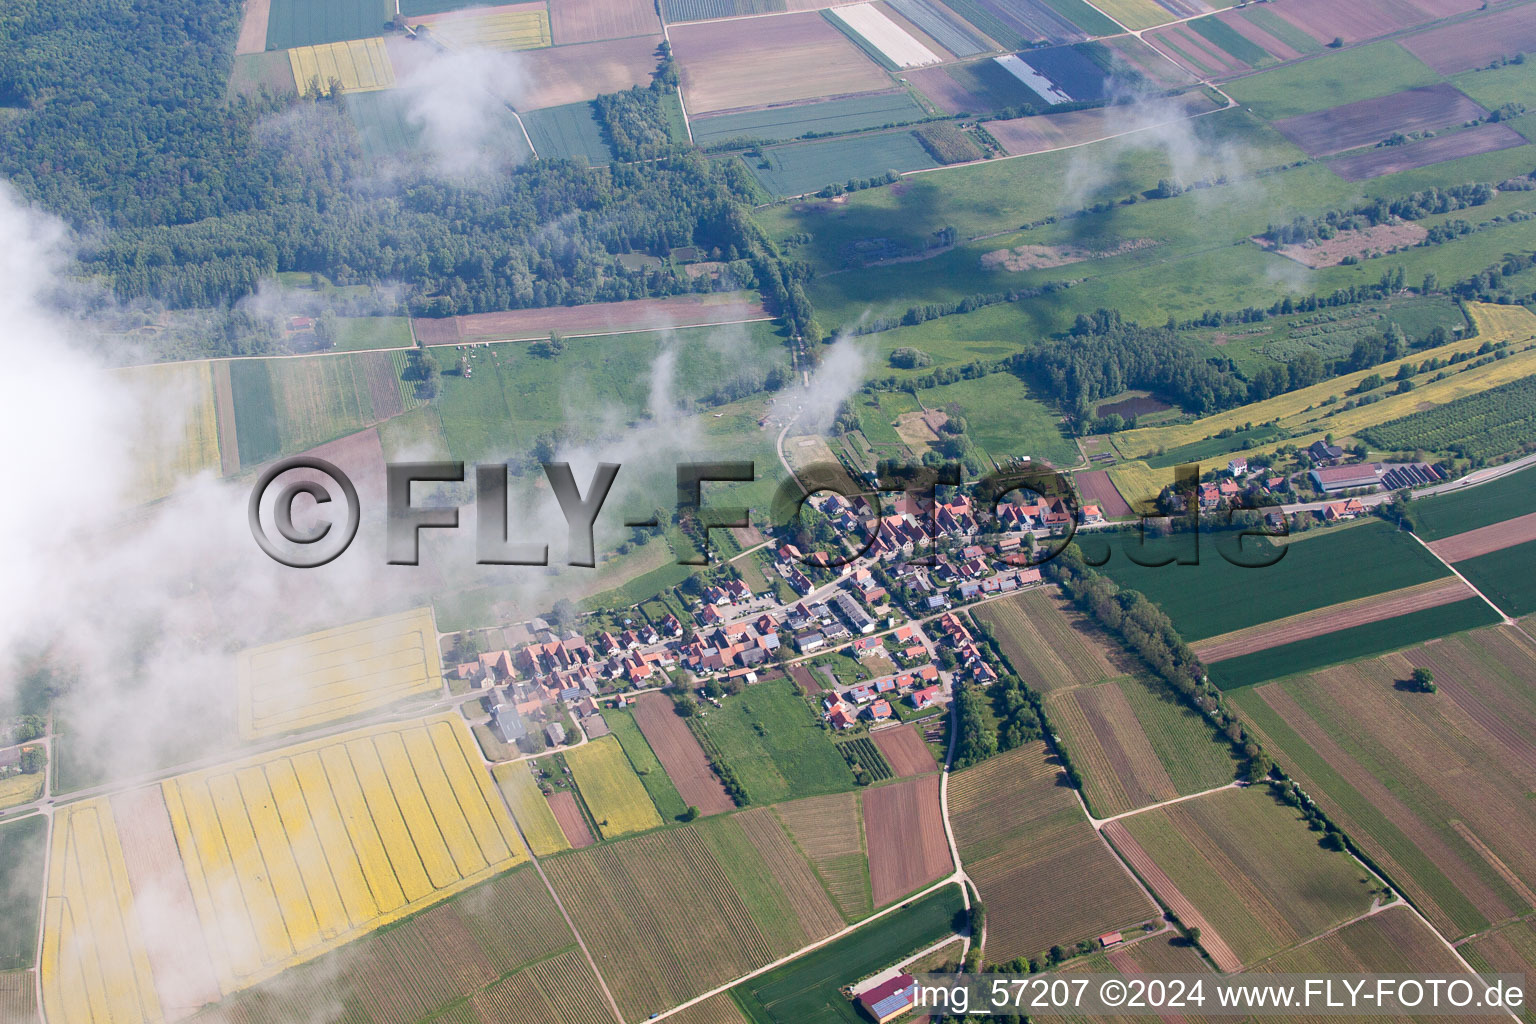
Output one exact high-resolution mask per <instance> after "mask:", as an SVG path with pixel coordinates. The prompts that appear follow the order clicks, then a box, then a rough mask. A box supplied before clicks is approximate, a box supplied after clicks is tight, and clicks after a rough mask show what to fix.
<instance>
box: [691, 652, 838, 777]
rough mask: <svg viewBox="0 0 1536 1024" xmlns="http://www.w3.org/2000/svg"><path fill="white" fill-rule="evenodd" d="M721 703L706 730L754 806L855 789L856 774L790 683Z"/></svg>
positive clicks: (706, 720) (766, 685) (762, 686)
mask: <svg viewBox="0 0 1536 1024" xmlns="http://www.w3.org/2000/svg"><path fill="white" fill-rule="evenodd" d="M723 703H724V706H723V707H720V708H715V709H712V710H709V711H706V712H705V713H704V714H703V716H702V729H703V732H704V734H705V735H706V736H707V737H708V739H709V744H710V745H712V746H713V747H715V748H716V749H717V750H718V751H719V754H720V757H721V758H722V759H724V761H725V763H726V764H728V765H729V766H730V768H731V771H732V772H734V773H735V775H736V778H737V779H738V780H740V782H741V785H742V787H743V788H744V789H745V790H746V793H747V799H748V800H749V801H751V802H752V803H754V804H776V803H778V802H780V801H781V800H787V799H789V798H790V797H800V796H817V795H820V794H824V793H835V792H838V791H839V790H844V789H850V788H852V786H853V773H852V772H851V771H850V770H849V768H848V765H847V763H846V762H845V761H844V760H843V758H842V756H841V755H840V754H838V752H837V749H836V748H835V747H834V746H833V744H832V741H831V739H830V738H828V736H827V733H826V731H825V730H824V729H823V728H822V726H821V723H820V722H819V721H818V720H817V718H816V716H815V714H814V712H813V711H812V710H811V707H810V706H809V705H808V704H807V703H806V702H805V699H804V698H802V697H801V696H800V695H799V693H798V692H797V691H796V689H795V687H794V685H793V684H792V683H790V682H789V681H788V680H785V679H775V680H769V681H766V682H761V683H758V684H757V685H756V686H752V687H750V688H749V689H747V690H746V691H745V692H743V693H741V694H738V695H736V696H733V697H727V698H726V699H725V700H724V702H723Z"/></svg>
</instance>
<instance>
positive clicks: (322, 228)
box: [0, 0, 809, 320]
mask: <svg viewBox="0 0 1536 1024" xmlns="http://www.w3.org/2000/svg"><path fill="white" fill-rule="evenodd" d="M239 21H240V4H239V2H238V0H79V2H74V3H65V2H63V0H11V2H8V3H6V4H5V5H3V7H0V105H4V106H5V107H9V108H14V110H13V111H12V112H10V114H9V116H5V117H0V174H3V175H5V176H6V177H7V178H8V179H10V180H11V182H12V183H13V184H14V186H15V187H16V188H17V189H18V190H19V191H20V192H21V194H22V195H23V197H24V198H26V199H27V200H29V201H32V202H34V203H36V204H37V205H39V206H41V207H42V208H43V209H46V210H48V211H50V212H52V213H54V214H56V215H58V216H60V217H62V218H63V219H64V220H65V221H66V222H67V223H68V224H69V225H70V226H71V227H72V228H73V229H74V230H75V232H76V235H77V238H78V239H79V240H80V244H81V246H82V249H81V261H82V270H83V272H84V273H85V274H87V275H90V276H93V277H96V278H97V279H99V280H101V281H102V282H103V283H104V284H105V285H106V286H107V287H109V288H110V290H111V292H112V293H114V294H115V295H116V297H117V298H118V299H119V300H136V299H152V300H156V301H158V302H161V303H163V304H165V305H167V306H170V307H183V308H185V307H195V306H219V305H227V304H229V303H231V302H232V301H234V300H237V299H239V298H241V297H243V296H245V295H248V294H250V293H251V292H253V291H254V289H255V288H256V285H257V282H259V281H261V280H262V279H264V278H268V277H270V276H271V275H272V274H273V273H275V272H277V271H306V272H315V273H320V274H324V275H326V276H327V277H329V278H330V279H331V280H332V281H333V282H335V283H336V284H339V285H347V284H373V283H379V282H390V283H398V284H403V285H404V286H405V296H406V301H407V302H408V303H409V305H410V309H411V312H412V313H414V314H416V315H426V316H442V315H452V314H459V313H472V312H481V311H486V310H496V309H509V308H522V307H530V306H550V305H561V304H574V303H586V302H596V301H612V300H619V299H629V298H639V297H646V296H652V295H665V294H672V293H677V292H682V291H689V290H693V289H695V288H697V287H701V285H698V284H696V283H695V282H693V281H692V280H690V279H689V278H687V276H686V275H684V274H683V273H681V271H675V270H673V269H672V268H671V267H670V266H664V267H662V268H660V269H651V270H641V271H634V272H630V271H626V270H624V269H623V268H621V267H620V266H619V265H618V264H617V262H616V261H615V259H614V256H615V255H616V254H618V253H622V252H632V251H635V252H649V253H653V254H656V255H664V254H665V253H666V251H667V250H668V249H670V248H672V247H675V246H684V245H698V246H701V247H703V248H705V249H714V248H716V247H718V248H720V249H722V250H725V249H728V248H730V247H732V246H734V247H736V248H737V249H738V250H740V251H741V252H743V253H748V252H753V251H754V250H755V249H758V248H759V247H760V242H758V239H757V237H755V235H756V233H755V231H754V230H753V227H754V226H753V225H751V223H750V219H749V218H747V217H745V216H743V215H741V213H740V205H739V203H738V198H739V196H738V194H737V193H736V192H735V191H734V189H735V188H737V187H740V185H741V183H740V181H739V180H737V179H734V178H732V177H731V176H729V175H728V174H726V173H725V172H722V171H720V170H717V169H715V168H714V167H712V166H711V164H710V163H709V161H708V160H706V159H705V158H704V157H703V156H702V155H700V154H698V153H696V152H692V151H686V150H679V149H666V148H663V147H654V148H653V147H651V146H649V145H647V143H648V141H649V140H647V139H645V138H634V139H626V140H624V141H626V142H628V143H629V146H628V147H626V148H629V149H631V151H632V152H633V153H634V155H640V154H641V153H642V152H643V153H645V154H647V155H650V154H654V153H659V154H660V155H659V156H655V157H654V158H653V159H652V160H650V161H649V162H647V163H646V164H644V165H630V164H623V163H620V164H615V165H614V166H613V167H612V168H611V169H605V168H589V167H587V166H585V165H584V164H581V163H577V162H568V161H558V160H557V161H534V162H532V163H530V164H526V165H523V166H521V167H518V168H515V169H511V170H510V171H509V172H508V173H505V174H501V175H497V176H495V177H494V178H491V179H488V180H485V181H475V182H469V183H461V182H450V181H444V180H439V179H437V178H435V177H433V176H432V174H431V172H430V171H429V170H427V169H414V170H411V171H410V172H408V176H407V177H406V178H404V179H403V180H401V179H391V180H388V181H380V180H379V176H378V175H376V174H375V173H374V168H372V167H370V166H368V165H367V163H366V162H365V161H364V159H363V157H362V155H361V152H360V149H359V145H358V142H357V135H356V132H355V130H354V129H353V126H352V125H351V124H350V122H349V121H348V120H347V115H346V111H345V108H344V105H343V104H342V103H340V102H338V100H339V97H331V98H323V97H321V98H310V99H302V100H294V99H291V98H275V97H271V96H267V95H260V96H257V97H255V98H241V97H231V96H229V95H228V94H227V82H228V79H229V75H230V71H231V67H232V63H231V62H232V60H233V57H232V54H233V50H234V37H235V34H236V32H237V30H238V26H239ZM661 71H662V73H663V74H665V73H666V71H667V67H666V65H665V64H663V66H662V69H661ZM636 98H638V97H636ZM628 105H629V104H628V103H626V102H625V101H624V100H618V101H615V102H613V103H610V104H609V106H610V108H612V109H614V110H615V111H617V110H618V109H621V108H623V107H625V106H628ZM620 134H622V133H620ZM82 138H89V139H91V140H92V143H93V144H92V145H91V146H81V145H80V144H79V140H80V139H82ZM553 225H558V230H550V227H551V226H553ZM755 262H756V263H757V265H758V266H760V267H762V268H763V269H764V270H773V271H775V273H774V274H773V276H774V277H775V278H777V280H776V281H775V282H773V283H774V284H775V285H776V286H777V287H776V288H775V291H780V290H782V295H783V297H784V298H785V299H786V300H788V301H793V300H794V299H796V298H798V296H795V295H792V294H791V288H790V287H788V285H787V284H786V283H785V282H784V279H783V274H782V272H778V268H777V267H776V266H770V264H773V263H776V262H777V261H776V258H770V259H767V260H759V261H755ZM737 283H738V284H745V285H748V286H750V285H751V284H752V282H737ZM703 286H705V287H707V285H703ZM795 290H797V289H795ZM802 319H804V320H808V319H809V316H808V314H806V315H803V316H802Z"/></svg>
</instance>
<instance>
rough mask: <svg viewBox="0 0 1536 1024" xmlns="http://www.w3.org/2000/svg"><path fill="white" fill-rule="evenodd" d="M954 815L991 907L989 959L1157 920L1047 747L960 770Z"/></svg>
mask: <svg viewBox="0 0 1536 1024" xmlns="http://www.w3.org/2000/svg"><path fill="white" fill-rule="evenodd" d="M949 813H950V824H951V826H952V827H953V829H954V833H955V842H956V844H957V845H958V846H959V848H960V860H961V862H962V864H963V865H964V866H965V871H966V873H967V874H968V875H970V877H971V880H972V882H974V883H975V885H976V888H977V891H978V892H979V893H980V894H981V900H982V903H983V904H984V905H985V906H986V908H987V949H986V958H987V961H988V962H997V963H1002V962H1006V961H1008V960H1012V959H1014V958H1015V957H1019V956H1023V957H1033V956H1037V955H1038V954H1040V953H1041V952H1043V951H1045V950H1047V949H1049V948H1050V947H1051V946H1053V945H1058V944H1059V945H1067V944H1070V943H1074V942H1077V941H1079V940H1081V939H1085V938H1092V937H1095V936H1098V935H1102V934H1103V933H1104V932H1108V931H1115V930H1117V929H1120V928H1122V927H1128V926H1130V925H1133V924H1137V923H1140V922H1143V921H1148V920H1151V919H1152V918H1154V917H1156V916H1157V911H1156V908H1155V907H1154V906H1153V905H1152V903H1151V902H1150V901H1149V900H1148V899H1147V898H1146V896H1144V895H1143V894H1142V892H1141V890H1140V888H1138V887H1137V885H1136V882H1135V880H1134V879H1133V878H1132V877H1131V875H1130V874H1129V873H1128V872H1127V871H1126V870H1125V868H1124V867H1123V866H1122V865H1121V864H1120V862H1119V861H1117V860H1116V859H1115V857H1114V854H1113V853H1111V852H1110V850H1109V849H1108V847H1106V846H1105V845H1104V841H1103V839H1101V838H1100V837H1099V834H1098V833H1097V832H1095V831H1094V828H1093V826H1092V825H1090V824H1089V823H1088V819H1087V818H1086V817H1084V815H1083V811H1082V808H1081V807H1080V806H1079V804H1078V802H1077V800H1076V798H1075V797H1074V796H1073V794H1072V790H1071V789H1070V788H1069V787H1067V786H1066V785H1065V784H1064V782H1063V775H1062V770H1061V766H1060V764H1059V763H1058V762H1057V761H1056V759H1055V758H1054V757H1052V756H1050V754H1049V752H1048V751H1047V749H1046V747H1045V744H1044V743H1039V742H1036V743H1030V744H1027V745H1025V746H1022V747H1016V748H1014V749H1013V750H1010V751H1008V752H1006V753H1003V754H999V755H998V756H996V757H993V758H989V759H988V760H986V761H983V762H982V763H981V764H979V765H976V766H975V767H972V768H967V769H965V770H964V771H962V772H958V773H956V774H955V776H954V778H953V779H951V781H950V790H949Z"/></svg>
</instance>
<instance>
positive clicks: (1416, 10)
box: [1272, 0, 1482, 43]
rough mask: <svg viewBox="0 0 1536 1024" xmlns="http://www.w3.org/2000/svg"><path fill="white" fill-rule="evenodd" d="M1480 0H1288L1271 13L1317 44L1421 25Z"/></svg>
mask: <svg viewBox="0 0 1536 1024" xmlns="http://www.w3.org/2000/svg"><path fill="white" fill-rule="evenodd" d="M1481 4H1482V0H1352V2H1350V3H1343V4H1341V3H1339V2H1338V0H1287V2H1285V3H1283V4H1280V3H1277V4H1273V5H1272V9H1273V10H1274V12H1275V13H1276V14H1278V15H1280V16H1281V17H1283V18H1284V19H1285V20H1286V21H1289V22H1290V23H1291V24H1292V25H1295V26H1296V27H1297V28H1299V29H1301V30H1302V31H1303V32H1305V33H1307V35H1309V36H1311V37H1312V38H1313V39H1316V40H1317V41H1318V42H1320V43H1328V42H1331V41H1332V40H1333V39H1334V38H1335V37H1338V38H1340V39H1343V40H1344V41H1345V42H1346V43H1358V42H1360V41H1362V40H1365V39H1374V38H1376V37H1377V36H1383V35H1386V34H1387V33H1389V32H1396V31H1398V30H1400V29H1405V28H1412V27H1413V26H1414V25H1423V24H1426V23H1428V22H1431V21H1434V20H1436V19H1438V18H1444V17H1448V16H1450V15H1452V14H1462V13H1464V12H1466V11H1473V10H1476V9H1477V8H1478V7H1479V6H1480V5H1481Z"/></svg>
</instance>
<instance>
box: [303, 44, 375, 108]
mask: <svg viewBox="0 0 1536 1024" xmlns="http://www.w3.org/2000/svg"><path fill="white" fill-rule="evenodd" d="M288 62H289V66H290V67H291V68H292V70H293V84H294V87H295V88H297V89H298V91H299V93H300V94H303V93H305V92H308V91H309V90H310V87H311V86H312V85H313V86H316V87H317V88H318V89H322V90H323V89H325V88H327V87H328V85H329V83H330V82H332V81H337V82H340V83H341V85H342V88H343V89H345V90H346V91H347V92H349V93H358V92H375V91H377V90H379V89H388V88H391V87H393V86H394V84H395V68H394V65H393V64H391V63H390V61H389V54H388V53H387V52H386V51H385V49H384V40H382V39H377V38H374V39H352V40H349V41H347V42H344V43H318V44H316V45H314V46H295V47H293V48H292V49H290V50H289V51H288Z"/></svg>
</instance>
